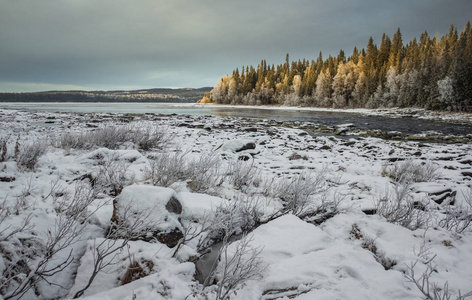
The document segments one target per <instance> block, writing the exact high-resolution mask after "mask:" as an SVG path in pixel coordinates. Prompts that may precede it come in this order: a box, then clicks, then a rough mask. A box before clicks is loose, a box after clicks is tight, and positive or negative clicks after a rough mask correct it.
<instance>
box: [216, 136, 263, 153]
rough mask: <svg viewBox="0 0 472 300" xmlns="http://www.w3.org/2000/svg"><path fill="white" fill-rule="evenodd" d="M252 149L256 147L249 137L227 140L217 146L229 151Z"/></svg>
mask: <svg viewBox="0 0 472 300" xmlns="http://www.w3.org/2000/svg"><path fill="white" fill-rule="evenodd" d="M252 149H256V143H255V142H254V141H253V140H249V139H241V140H232V141H228V142H226V143H224V144H222V145H221V146H220V147H218V148H217V150H220V151H229V152H241V151H244V150H252Z"/></svg>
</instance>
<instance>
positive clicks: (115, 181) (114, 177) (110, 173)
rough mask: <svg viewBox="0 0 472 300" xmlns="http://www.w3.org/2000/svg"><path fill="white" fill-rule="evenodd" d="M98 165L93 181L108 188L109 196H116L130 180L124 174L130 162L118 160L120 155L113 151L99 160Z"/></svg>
mask: <svg viewBox="0 0 472 300" xmlns="http://www.w3.org/2000/svg"><path fill="white" fill-rule="evenodd" d="M99 166H100V167H99V170H98V175H97V178H96V180H95V183H96V184H98V185H100V186H102V187H104V188H108V189H109V192H108V193H109V194H110V195H111V196H118V195H119V194H120V193H121V191H122V190H123V187H124V186H125V185H126V184H127V183H128V182H130V181H131V180H130V179H128V177H127V176H126V172H127V170H128V168H129V166H130V163H129V162H126V161H122V160H120V155H119V154H116V153H113V154H112V155H111V156H110V157H108V158H106V159H103V160H101V161H100V162H99Z"/></svg>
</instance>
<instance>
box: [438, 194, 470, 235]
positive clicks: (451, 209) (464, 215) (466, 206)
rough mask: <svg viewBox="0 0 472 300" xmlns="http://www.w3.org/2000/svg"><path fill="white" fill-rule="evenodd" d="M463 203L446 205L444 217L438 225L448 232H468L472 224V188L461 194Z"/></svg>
mask: <svg viewBox="0 0 472 300" xmlns="http://www.w3.org/2000/svg"><path fill="white" fill-rule="evenodd" d="M462 196H463V199H464V203H459V204H455V205H447V206H446V208H445V210H444V217H443V218H441V220H440V221H439V223H438V225H439V226H440V227H442V228H445V229H447V230H450V231H454V232H457V233H462V232H464V231H466V230H470V227H471V226H470V225H471V224H472V188H469V190H468V191H467V192H463V193H462Z"/></svg>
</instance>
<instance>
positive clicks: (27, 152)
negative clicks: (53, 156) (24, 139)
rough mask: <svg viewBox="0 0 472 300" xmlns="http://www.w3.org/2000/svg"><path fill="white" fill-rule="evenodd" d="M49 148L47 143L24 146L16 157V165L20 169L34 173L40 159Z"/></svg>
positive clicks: (37, 142) (36, 142)
mask: <svg viewBox="0 0 472 300" xmlns="http://www.w3.org/2000/svg"><path fill="white" fill-rule="evenodd" d="M47 148H48V144H47V143H46V142H40V141H35V142H33V143H29V144H23V145H21V146H20V148H19V151H18V153H17V155H16V157H15V160H16V163H17V164H18V166H19V167H20V168H23V169H26V170H31V171H32V170H34V169H35V168H36V164H37V163H38V160H39V158H40V157H41V156H42V155H44V154H45V153H46V152H47Z"/></svg>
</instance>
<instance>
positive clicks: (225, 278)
mask: <svg viewBox="0 0 472 300" xmlns="http://www.w3.org/2000/svg"><path fill="white" fill-rule="evenodd" d="M252 241H253V238H252V237H248V236H247V235H243V237H242V238H241V239H240V240H239V241H237V242H235V243H234V244H235V245H234V247H231V248H230V247H229V246H230V243H229V242H228V239H227V238H225V240H224V242H223V244H224V245H223V247H222V248H221V249H220V253H219V260H220V262H219V264H218V268H216V269H215V270H214V272H213V274H212V277H214V278H217V280H218V282H217V284H216V289H215V291H214V293H215V299H218V300H224V299H229V298H230V296H231V295H232V294H236V293H237V291H238V290H239V289H241V288H243V287H244V286H245V284H246V282H248V281H249V280H257V279H260V278H262V277H263V274H264V271H265V270H266V269H267V265H266V264H265V263H264V262H263V261H262V258H261V257H260V254H261V252H262V250H263V249H262V248H260V247H254V246H252V245H251V242H252ZM230 250H231V251H230Z"/></svg>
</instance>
